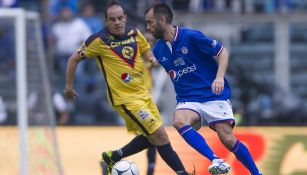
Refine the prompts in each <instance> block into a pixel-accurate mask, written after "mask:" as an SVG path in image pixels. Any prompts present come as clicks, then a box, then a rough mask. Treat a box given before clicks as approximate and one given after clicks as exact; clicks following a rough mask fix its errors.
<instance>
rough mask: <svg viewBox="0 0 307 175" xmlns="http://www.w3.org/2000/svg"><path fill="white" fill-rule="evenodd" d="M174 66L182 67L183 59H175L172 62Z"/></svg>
mask: <svg viewBox="0 0 307 175" xmlns="http://www.w3.org/2000/svg"><path fill="white" fill-rule="evenodd" d="M174 65H175V66H183V65H185V62H184V59H183V58H182V57H180V58H177V59H175V60H174Z"/></svg>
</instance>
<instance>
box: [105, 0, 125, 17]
mask: <svg viewBox="0 0 307 175" xmlns="http://www.w3.org/2000/svg"><path fill="white" fill-rule="evenodd" d="M112 6H119V7H121V8H122V9H123V11H124V14H126V10H125V8H124V7H123V6H122V5H121V4H120V3H118V2H116V1H110V2H109V3H108V4H107V5H106V7H105V8H104V17H105V19H107V11H108V9H109V8H110V7H112Z"/></svg>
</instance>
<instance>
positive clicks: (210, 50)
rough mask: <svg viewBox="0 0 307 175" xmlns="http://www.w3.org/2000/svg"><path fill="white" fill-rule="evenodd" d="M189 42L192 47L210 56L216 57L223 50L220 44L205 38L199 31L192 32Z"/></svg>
mask: <svg viewBox="0 0 307 175" xmlns="http://www.w3.org/2000/svg"><path fill="white" fill-rule="evenodd" d="M190 41H191V43H192V44H193V46H194V47H197V48H198V49H199V50H200V51H201V52H204V53H206V54H208V55H211V56H218V55H219V54H220V53H221V52H222V50H223V45H222V43H220V42H219V41H217V40H213V39H211V38H209V37H207V36H206V35H204V34H203V33H202V32H200V31H194V32H192V33H191V34H190Z"/></svg>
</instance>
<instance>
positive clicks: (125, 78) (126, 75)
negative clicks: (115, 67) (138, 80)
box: [121, 73, 131, 83]
mask: <svg viewBox="0 0 307 175" xmlns="http://www.w3.org/2000/svg"><path fill="white" fill-rule="evenodd" d="M121 78H122V80H123V82H125V83H128V82H129V81H130V80H131V76H130V75H129V74H128V73H123V74H122V76H121Z"/></svg>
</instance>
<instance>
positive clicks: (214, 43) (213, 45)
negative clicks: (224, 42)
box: [211, 40, 217, 48]
mask: <svg viewBox="0 0 307 175" xmlns="http://www.w3.org/2000/svg"><path fill="white" fill-rule="evenodd" d="M216 45H217V41H216V40H213V41H212V43H211V46H212V47H213V48H215V47H216Z"/></svg>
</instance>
